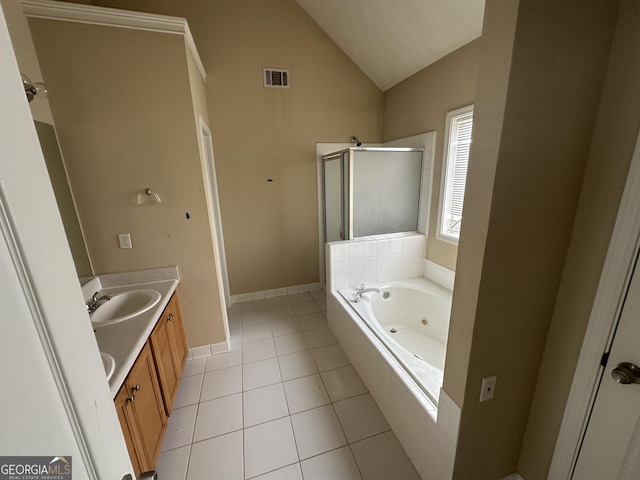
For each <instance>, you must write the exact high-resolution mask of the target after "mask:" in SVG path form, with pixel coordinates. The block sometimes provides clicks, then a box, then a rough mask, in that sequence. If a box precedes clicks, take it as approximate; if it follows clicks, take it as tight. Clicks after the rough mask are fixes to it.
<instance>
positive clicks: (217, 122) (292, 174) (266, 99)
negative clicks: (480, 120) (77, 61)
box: [94, 0, 383, 294]
mask: <svg viewBox="0 0 640 480" xmlns="http://www.w3.org/2000/svg"><path fill="white" fill-rule="evenodd" d="M94 3H96V4H100V5H105V6H113V7H117V8H127V9H132V10H140V11H149V12H153V13H162V14H169V15H177V16H181V17H185V18H186V19H187V20H188V22H189V26H190V27H191V31H192V32H193V36H194V39H195V42H196V44H197V47H198V50H199V52H200V56H201V57H202V60H203V62H204V65H205V68H206V69H207V72H208V74H209V77H208V79H207V98H208V102H209V117H210V120H211V122H210V124H209V126H210V127H211V131H212V133H213V143H214V152H215V160H216V169H217V175H218V183H219V190H220V202H221V208H222V223H223V228H224V236H225V248H226V254H227V263H228V268H229V281H230V286H231V293H232V294H239V293H246V292H253V291H260V290H265V289H272V288H276V287H284V286H290V285H299V284H306V283H312V282H317V281H318V279H319V276H318V220H317V210H318V209H317V198H318V197H317V192H316V164H315V161H316V160H315V144H316V142H344V141H347V142H348V141H349V138H351V136H352V135H356V136H357V137H358V138H359V139H360V140H361V141H363V142H380V141H381V139H382V99H383V95H382V92H381V91H380V90H379V89H378V88H377V87H376V86H375V85H374V84H373V83H372V82H371V81H370V80H369V79H368V78H367V77H366V76H365V75H364V73H363V72H362V71H361V70H360V69H359V68H358V67H356V66H355V64H354V63H353V62H352V61H351V60H350V59H349V58H348V57H347V56H346V55H345V54H344V53H343V52H342V51H341V50H340V49H339V48H338V47H337V46H336V45H335V43H333V41H332V40H330V39H329V37H328V36H327V35H326V34H325V33H324V32H323V31H322V30H321V29H320V27H318V25H317V24H316V23H315V22H313V21H312V20H311V18H310V17H309V16H308V15H307V14H306V13H305V12H304V11H303V10H302V8H300V7H299V6H298V4H297V3H295V1H294V0H261V1H259V2H256V1H251V0H233V1H231V0H212V1H208V2H160V3H157V2H148V1H146V0H133V1H120V0H107V1H96V2H94ZM263 67H280V68H287V69H289V70H290V72H291V89H290V90H279V89H265V88H263V86H262V68H263ZM267 179H272V180H273V182H268V181H267Z"/></svg>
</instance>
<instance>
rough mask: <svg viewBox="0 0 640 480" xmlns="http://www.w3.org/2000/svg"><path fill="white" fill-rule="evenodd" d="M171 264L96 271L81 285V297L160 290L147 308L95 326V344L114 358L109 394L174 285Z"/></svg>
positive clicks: (118, 383)
mask: <svg viewBox="0 0 640 480" xmlns="http://www.w3.org/2000/svg"><path fill="white" fill-rule="evenodd" d="M178 281H179V276H178V270H177V268H175V267H171V268H162V269H155V270H146V271H142V272H131V273H122V274H110V275H99V276H97V277H94V278H93V279H92V280H91V281H90V282H88V283H87V284H85V285H83V287H82V293H83V296H84V298H85V300H88V299H89V298H91V295H93V293H94V292H96V291H97V292H100V295H115V294H117V293H121V292H124V291H127V290H137V289H151V290H156V291H158V292H159V293H160V295H161V297H160V301H159V302H158V303H157V304H156V305H155V306H154V307H153V308H151V309H149V310H148V311H146V312H144V313H142V314H140V315H138V316H137V317H134V318H131V319H129V320H126V321H124V322H120V323H116V324H113V325H108V326H105V327H102V328H98V329H97V330H96V332H95V336H96V341H97V343H98V348H99V350H100V351H101V352H105V353H108V354H109V355H111V356H112V357H113V358H114V360H115V365H116V366H115V370H114V372H113V376H112V377H111V379H110V380H109V389H110V391H111V395H112V396H113V397H115V396H116V395H117V393H118V390H119V389H120V387H121V386H122V382H123V381H124V379H125V378H126V376H127V374H128V373H129V370H131V367H132V366H133V364H134V362H135V360H136V358H138V354H139V353H140V351H141V350H142V347H144V344H145V342H146V341H147V338H148V337H149V335H150V334H151V332H152V331H153V328H154V327H155V325H156V323H157V322H158V319H159V318H160V315H161V314H162V311H163V310H164V308H165V307H166V306H167V303H168V302H169V299H170V298H171V295H173V292H175V290H176V287H177V286H178Z"/></svg>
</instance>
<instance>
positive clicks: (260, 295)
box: [231, 282, 320, 304]
mask: <svg viewBox="0 0 640 480" xmlns="http://www.w3.org/2000/svg"><path fill="white" fill-rule="evenodd" d="M316 290H320V283H318V282H316V283H306V284H304V285H293V286H291V287H282V288H272V289H271V290H261V291H259V292H251V293H241V294H239V295H231V303H232V304H234V303H244V302H251V301H253V300H262V299H264V298H273V297H282V296H284V295H295V294H296V293H305V292H314V291H316Z"/></svg>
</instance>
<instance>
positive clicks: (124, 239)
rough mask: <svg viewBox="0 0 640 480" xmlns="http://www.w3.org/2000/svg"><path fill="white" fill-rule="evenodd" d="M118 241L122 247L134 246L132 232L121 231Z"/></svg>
mask: <svg viewBox="0 0 640 480" xmlns="http://www.w3.org/2000/svg"><path fill="white" fill-rule="evenodd" d="M118 241H119V242H120V248H133V245H132V244H131V234H130V233H119V234H118Z"/></svg>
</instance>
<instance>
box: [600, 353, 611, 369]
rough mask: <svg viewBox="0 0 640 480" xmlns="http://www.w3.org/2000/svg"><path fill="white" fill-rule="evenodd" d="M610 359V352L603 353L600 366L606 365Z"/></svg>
mask: <svg viewBox="0 0 640 480" xmlns="http://www.w3.org/2000/svg"><path fill="white" fill-rule="evenodd" d="M608 361H609V352H604V353H603V354H602V358H601V359H600V366H602V367H606V366H607V362H608Z"/></svg>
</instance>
